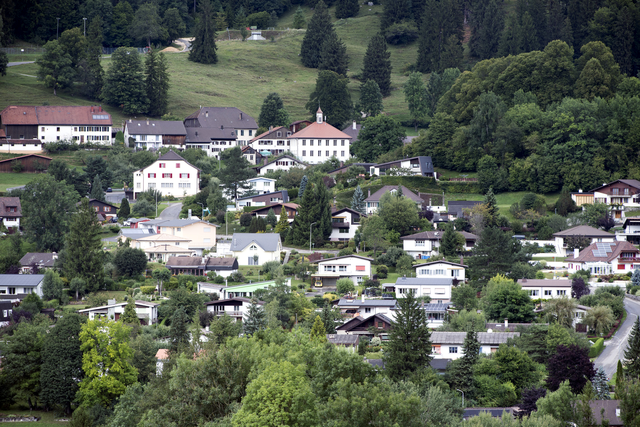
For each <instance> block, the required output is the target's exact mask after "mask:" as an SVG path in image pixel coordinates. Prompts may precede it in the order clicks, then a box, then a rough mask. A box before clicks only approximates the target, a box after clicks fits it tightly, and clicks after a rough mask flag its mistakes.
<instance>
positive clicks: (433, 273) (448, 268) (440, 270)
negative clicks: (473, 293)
mask: <svg viewBox="0 0 640 427" xmlns="http://www.w3.org/2000/svg"><path fill="white" fill-rule="evenodd" d="M413 268H414V270H415V271H416V277H418V278H452V279H453V280H459V281H461V282H464V281H465V269H466V268H468V266H466V265H464V264H457V263H455V262H449V261H445V260H440V261H432V262H427V263H424V264H417V265H414V266H413Z"/></svg>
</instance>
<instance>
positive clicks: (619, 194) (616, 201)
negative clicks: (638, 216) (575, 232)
mask: <svg viewBox="0 0 640 427" xmlns="http://www.w3.org/2000/svg"><path fill="white" fill-rule="evenodd" d="M571 198H572V199H573V200H574V201H575V202H576V204H577V205H578V206H582V205H587V204H593V203H605V204H607V205H608V206H609V207H610V210H611V214H612V215H613V217H614V218H615V219H617V220H622V219H623V218H624V216H625V212H626V211H628V210H630V209H631V210H637V209H638V208H640V181H638V180H636V179H618V180H616V181H613V182H610V183H608V184H603V185H602V186H600V187H598V188H594V189H593V190H591V191H588V192H586V193H583V192H582V190H580V191H578V192H577V193H571Z"/></svg>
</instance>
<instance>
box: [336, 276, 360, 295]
mask: <svg viewBox="0 0 640 427" xmlns="http://www.w3.org/2000/svg"><path fill="white" fill-rule="evenodd" d="M355 290H356V287H355V285H354V284H353V281H352V280H351V279H347V278H344V279H338V282H337V283H336V291H337V292H338V294H340V295H345V294H348V293H349V292H353V291H355Z"/></svg>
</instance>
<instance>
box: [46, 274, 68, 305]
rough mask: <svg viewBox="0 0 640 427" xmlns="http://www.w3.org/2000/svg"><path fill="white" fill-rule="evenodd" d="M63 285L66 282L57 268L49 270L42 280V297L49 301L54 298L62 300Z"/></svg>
mask: <svg viewBox="0 0 640 427" xmlns="http://www.w3.org/2000/svg"><path fill="white" fill-rule="evenodd" d="M63 286H64V283H63V282H62V279H61V278H60V275H59V274H58V272H57V271H55V270H47V271H46V272H45V273H44V279H43V280H42V298H43V299H45V300H47V301H50V300H52V299H56V300H58V301H60V298H62V288H63Z"/></svg>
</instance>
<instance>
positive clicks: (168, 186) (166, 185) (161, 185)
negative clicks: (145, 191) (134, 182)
mask: <svg viewBox="0 0 640 427" xmlns="http://www.w3.org/2000/svg"><path fill="white" fill-rule="evenodd" d="M154 185H155V184H154ZM149 186H151V184H149ZM160 188H173V182H163V183H162V184H160Z"/></svg>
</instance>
